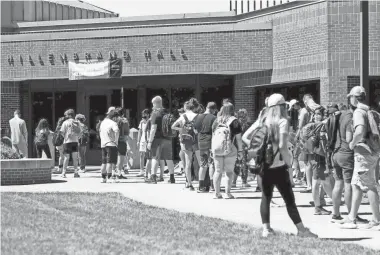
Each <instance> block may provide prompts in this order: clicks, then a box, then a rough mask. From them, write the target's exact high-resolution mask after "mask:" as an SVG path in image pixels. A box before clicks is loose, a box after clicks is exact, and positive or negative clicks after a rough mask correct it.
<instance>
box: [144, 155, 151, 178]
mask: <svg viewBox="0 0 380 255" xmlns="http://www.w3.org/2000/svg"><path fill="white" fill-rule="evenodd" d="M151 174H152V159H148V160H147V161H146V172H145V176H146V177H149V176H150V175H151Z"/></svg>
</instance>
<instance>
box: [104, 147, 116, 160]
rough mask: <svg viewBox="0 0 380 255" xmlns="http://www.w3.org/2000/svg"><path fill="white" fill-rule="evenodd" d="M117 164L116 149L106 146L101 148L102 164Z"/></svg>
mask: <svg viewBox="0 0 380 255" xmlns="http://www.w3.org/2000/svg"><path fill="white" fill-rule="evenodd" d="M116 163H117V147H115V146H106V147H104V148H102V164H116Z"/></svg>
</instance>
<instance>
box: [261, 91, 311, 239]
mask: <svg viewBox="0 0 380 255" xmlns="http://www.w3.org/2000/svg"><path fill="white" fill-rule="evenodd" d="M261 124H262V125H266V126H267V128H268V130H269V138H270V140H271V142H272V145H273V153H274V156H273V157H274V159H273V163H272V165H270V166H265V167H264V171H263V174H262V189H263V190H262V200H261V205H260V214H261V219H262V223H263V237H268V236H269V235H271V234H273V233H274V231H273V229H272V228H271V227H270V213H269V212H270V210H269V208H270V203H271V200H272V197H273V189H274V187H276V188H277V189H278V191H279V192H280V194H281V196H282V198H283V199H284V201H285V204H286V209H287V211H288V214H289V216H290V218H291V219H292V221H293V223H294V224H295V225H296V227H297V229H298V235H299V236H303V237H317V236H316V235H315V234H313V233H312V232H310V230H309V229H307V228H305V226H304V225H303V223H302V220H301V217H300V215H299V212H298V209H297V206H296V203H295V198H294V193H293V190H292V184H291V181H290V177H289V173H288V169H289V168H291V166H292V155H291V153H290V151H289V148H288V133H289V121H288V114H287V109H286V102H285V99H284V97H283V96H282V95H281V94H273V95H271V96H270V97H269V99H268V109H267V112H266V118H265V120H263V123H261Z"/></svg>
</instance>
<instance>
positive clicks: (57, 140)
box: [53, 118, 65, 146]
mask: <svg viewBox="0 0 380 255" xmlns="http://www.w3.org/2000/svg"><path fill="white" fill-rule="evenodd" d="M64 121H65V118H60V119H59V120H58V124H57V128H56V129H55V132H54V134H53V145H54V146H61V145H62V144H63V141H64V140H65V137H64V136H63V134H62V132H61V131H60V130H61V126H62V123H63V122H64Z"/></svg>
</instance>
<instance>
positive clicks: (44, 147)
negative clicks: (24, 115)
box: [34, 119, 51, 158]
mask: <svg viewBox="0 0 380 255" xmlns="http://www.w3.org/2000/svg"><path fill="white" fill-rule="evenodd" d="M35 131H36V136H35V138H34V143H35V145H36V150H37V158H41V157H42V151H44V152H45V154H46V156H47V157H48V158H51V153H50V148H49V144H48V141H49V135H50V130H49V123H48V121H47V119H41V120H40V121H39V122H38V125H37V128H36V130H35Z"/></svg>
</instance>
